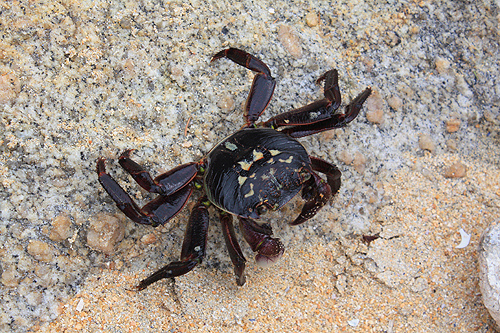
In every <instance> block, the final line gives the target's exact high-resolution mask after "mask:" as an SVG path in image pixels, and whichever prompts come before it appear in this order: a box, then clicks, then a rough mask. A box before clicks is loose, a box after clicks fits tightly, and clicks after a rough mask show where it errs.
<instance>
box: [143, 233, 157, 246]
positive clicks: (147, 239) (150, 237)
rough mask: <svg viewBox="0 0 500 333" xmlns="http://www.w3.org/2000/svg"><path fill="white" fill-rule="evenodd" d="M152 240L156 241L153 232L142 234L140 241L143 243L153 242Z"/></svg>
mask: <svg viewBox="0 0 500 333" xmlns="http://www.w3.org/2000/svg"><path fill="white" fill-rule="evenodd" d="M154 242H156V235H155V234H153V233H151V234H147V235H144V236H142V238H141V243H142V244H145V245H148V244H153V243H154Z"/></svg>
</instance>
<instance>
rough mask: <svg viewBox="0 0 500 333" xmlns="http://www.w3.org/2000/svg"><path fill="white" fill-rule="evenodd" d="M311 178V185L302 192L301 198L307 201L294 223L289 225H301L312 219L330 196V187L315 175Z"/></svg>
mask: <svg viewBox="0 0 500 333" xmlns="http://www.w3.org/2000/svg"><path fill="white" fill-rule="evenodd" d="M312 176H313V179H314V182H313V183H312V185H311V186H307V187H304V189H303V190H302V198H304V199H306V200H307V201H306V203H305V204H304V207H302V211H301V212H300V215H299V216H297V218H296V219H295V221H293V222H290V225H297V224H301V223H304V222H305V221H307V220H309V219H310V218H312V217H314V215H316V213H317V212H318V211H319V210H320V209H321V207H323V206H324V205H325V204H326V203H327V202H328V200H329V199H330V197H331V196H332V189H331V188H330V185H328V183H327V182H326V181H325V180H323V179H322V178H321V177H320V176H318V175H317V174H315V173H312Z"/></svg>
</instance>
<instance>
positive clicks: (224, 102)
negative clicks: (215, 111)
mask: <svg viewBox="0 0 500 333" xmlns="http://www.w3.org/2000/svg"><path fill="white" fill-rule="evenodd" d="M217 106H218V107H219V108H220V109H221V110H222V112H229V111H232V110H234V99H233V96H231V95H230V94H225V95H224V96H222V97H221V98H220V99H219V100H218V101H217Z"/></svg>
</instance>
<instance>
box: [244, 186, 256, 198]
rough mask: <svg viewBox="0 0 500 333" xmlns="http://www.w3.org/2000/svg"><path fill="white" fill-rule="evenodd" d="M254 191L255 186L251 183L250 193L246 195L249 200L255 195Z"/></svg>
mask: <svg viewBox="0 0 500 333" xmlns="http://www.w3.org/2000/svg"><path fill="white" fill-rule="evenodd" d="M254 194H255V193H254V191H253V184H252V183H250V191H248V193H247V194H245V198H248V197H251V196H252V195H254Z"/></svg>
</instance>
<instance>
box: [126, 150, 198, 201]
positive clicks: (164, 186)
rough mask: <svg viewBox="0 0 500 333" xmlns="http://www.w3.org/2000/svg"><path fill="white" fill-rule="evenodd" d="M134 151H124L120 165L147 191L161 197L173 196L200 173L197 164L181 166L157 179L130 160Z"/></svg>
mask: <svg viewBox="0 0 500 333" xmlns="http://www.w3.org/2000/svg"><path fill="white" fill-rule="evenodd" d="M132 151H133V149H129V150H126V151H124V152H123V153H122V154H121V156H120V159H119V160H118V163H120V165H121V166H122V168H123V169H125V171H127V172H128V173H129V174H130V175H131V176H132V178H134V180H135V181H136V182H137V183H138V184H139V185H140V186H141V187H142V188H143V189H145V190H146V191H148V192H152V193H158V194H161V195H171V194H172V193H174V192H176V191H178V190H179V189H180V188H182V187H184V186H186V184H188V183H189V182H190V181H191V180H193V178H194V177H195V176H196V174H197V173H198V164H197V163H196V162H191V163H186V164H183V165H179V166H178V167H175V168H174V169H172V170H169V171H167V172H165V173H163V174H161V175H159V176H158V177H156V178H155V179H153V178H152V177H151V175H150V174H149V172H147V171H146V170H144V168H143V167H142V166H140V165H139V164H137V163H136V162H134V161H133V160H132V159H130V154H131V153H132Z"/></svg>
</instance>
